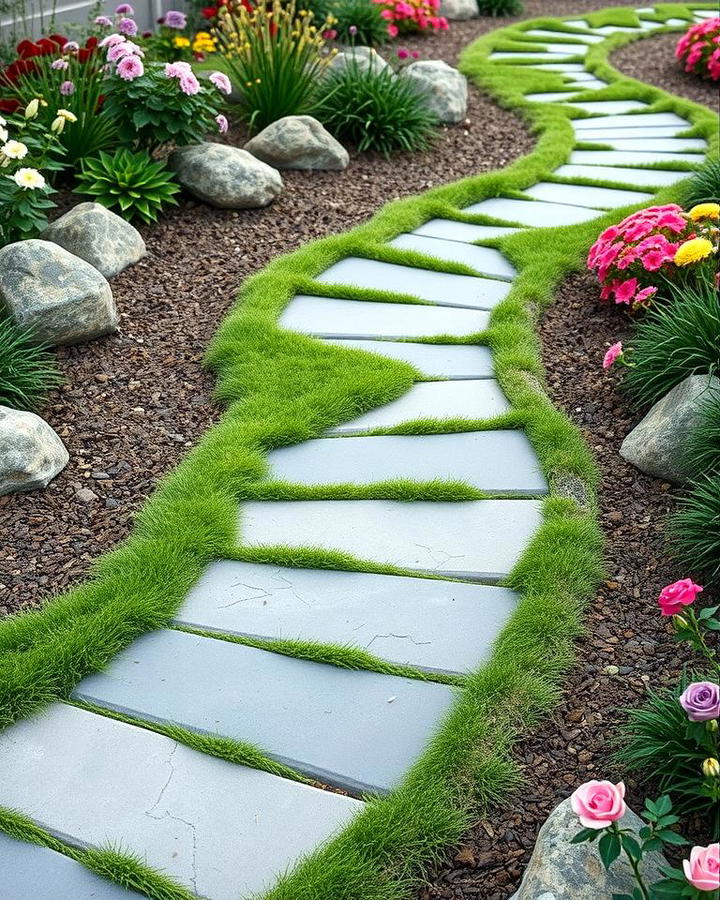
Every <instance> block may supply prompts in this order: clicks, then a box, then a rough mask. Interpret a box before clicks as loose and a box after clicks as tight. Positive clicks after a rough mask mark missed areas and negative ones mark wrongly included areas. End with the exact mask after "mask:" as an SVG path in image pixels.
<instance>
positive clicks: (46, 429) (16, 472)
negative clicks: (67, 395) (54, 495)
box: [0, 406, 70, 496]
mask: <svg viewBox="0 0 720 900" xmlns="http://www.w3.org/2000/svg"><path fill="white" fill-rule="evenodd" d="M69 458H70V457H69V456H68V452H67V450H66V449H65V447H64V445H63V442H62V441H61V440H60V438H59V437H58V436H57V435H56V434H55V432H54V431H53V430H52V428H51V427H50V426H49V425H48V424H47V422H45V421H44V420H43V419H41V418H40V416H36V415H35V413H31V412H24V411H22V410H19V409H10V407H8V406H0V496H2V495H3V494H13V493H15V492H16V491H34V490H36V489H37V488H44V487H47V485H48V484H49V482H50V481H52V479H53V478H54V477H55V476H56V475H57V474H58V472H61V471H62V470H63V469H64V468H65V466H66V465H67V463H68V460H69Z"/></svg>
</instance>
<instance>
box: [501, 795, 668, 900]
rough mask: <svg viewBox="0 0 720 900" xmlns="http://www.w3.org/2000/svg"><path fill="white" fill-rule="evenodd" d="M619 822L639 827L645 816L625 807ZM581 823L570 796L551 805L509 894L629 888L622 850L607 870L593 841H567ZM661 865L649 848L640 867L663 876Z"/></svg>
mask: <svg viewBox="0 0 720 900" xmlns="http://www.w3.org/2000/svg"><path fill="white" fill-rule="evenodd" d="M619 824H620V826H621V827H623V828H631V829H632V830H633V831H634V832H636V833H637V831H638V830H639V829H640V828H641V827H642V825H643V822H642V820H641V819H640V818H639V816H636V815H635V813H634V812H633V811H632V810H630V809H628V811H627V812H626V813H625V815H624V816H623V818H622V819H621V820H620V822H619ZM581 827H582V826H581V825H580V822H579V821H578V817H577V816H576V815H575V813H574V812H573V811H572V809H571V808H570V798H568V799H567V800H563V802H562V803H561V804H560V805H559V806H557V807H555V809H554V810H553V811H552V812H551V813H550V815H549V817H548V819H547V820H546V822H545V824H544V825H543V827H542V828H541V829H540V834H539V835H538V839H537V843H536V844H535V850H534V851H533V855H532V857H531V859H530V862H529V863H528V867H527V869H526V870H525V875H524V876H523V880H522V884H521V885H520V888H519V890H518V891H517V893H515V894H513V896H512V897H511V898H510V900H599V898H605V897H608V898H609V897H612V896H613V895H614V894H631V893H632V889H633V887H635V886H636V882H635V880H634V877H633V874H632V870H631V869H630V866H629V865H628V863H627V861H626V859H625V857H624V856H622V857H621V858H620V859H618V860H616V861H615V862H614V863H613V864H612V866H611V867H610V871H609V872H608V871H606V870H605V867H604V866H603V864H602V862H601V861H600V857H599V855H598V850H597V842H594V843H592V844H590V843H588V842H585V843H583V844H571V843H570V841H571V839H572V838H573V837H574V836H575V835H576V834H577V833H578V831H580V829H581ZM663 865H667V863H666V862H665V859H664V858H663V857H662V855H661V854H659V853H648V854H646V855H645V857H644V858H643V862H642V864H641V867H642V868H641V871H642V872H643V874H644V875H645V876H646V878H647V880H648V881H650V882H654V881H657V880H659V879H660V878H661V877H662V874H661V872H660V866H663Z"/></svg>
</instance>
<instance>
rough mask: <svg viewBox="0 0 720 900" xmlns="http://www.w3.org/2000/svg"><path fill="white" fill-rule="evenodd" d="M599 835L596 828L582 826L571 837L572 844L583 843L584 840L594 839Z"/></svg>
mask: <svg viewBox="0 0 720 900" xmlns="http://www.w3.org/2000/svg"><path fill="white" fill-rule="evenodd" d="M597 835H598V831H597V829H595V828H582V829H581V830H580V831H578V833H577V834H576V835H574V836H573V837H572V838H571V839H570V843H571V844H582V843H583V842H584V841H592V840H594V839H595V838H596V837H597Z"/></svg>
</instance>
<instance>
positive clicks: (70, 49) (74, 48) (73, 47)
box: [62, 41, 80, 53]
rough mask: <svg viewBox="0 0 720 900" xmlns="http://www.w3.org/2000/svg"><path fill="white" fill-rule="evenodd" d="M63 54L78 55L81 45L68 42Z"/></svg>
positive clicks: (64, 46) (75, 42) (65, 44)
mask: <svg viewBox="0 0 720 900" xmlns="http://www.w3.org/2000/svg"><path fill="white" fill-rule="evenodd" d="M62 49H63V53H77V52H78V50H79V49H80V44H78V42H77V41H66V42H65V43H64V44H63V48H62Z"/></svg>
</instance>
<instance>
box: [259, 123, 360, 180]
mask: <svg viewBox="0 0 720 900" xmlns="http://www.w3.org/2000/svg"><path fill="white" fill-rule="evenodd" d="M245 149H246V150H247V151H248V153H252V155H253V156H256V157H257V158H258V159H261V160H262V161H263V162H265V163H268V165H271V166H275V168H276V169H323V170H326V171H333V172H337V171H340V170H341V169H345V168H346V167H347V165H348V163H349V162H350V157H349V156H348V152H347V150H346V149H345V148H344V147H343V146H342V144H340V143H338V141H336V140H335V138H334V137H333V136H332V135H331V134H330V132H329V131H326V129H325V128H323V126H322V125H321V124H320V122H318V120H317V119H314V118H313V117H312V116H284V117H283V118H282V119H278V120H277V121H276V122H273V123H272V124H271V125H268V126H267V128H263V130H262V131H261V132H260V134H256V135H255V137H254V138H252V139H251V140H249V141H248V142H247V144H245Z"/></svg>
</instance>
